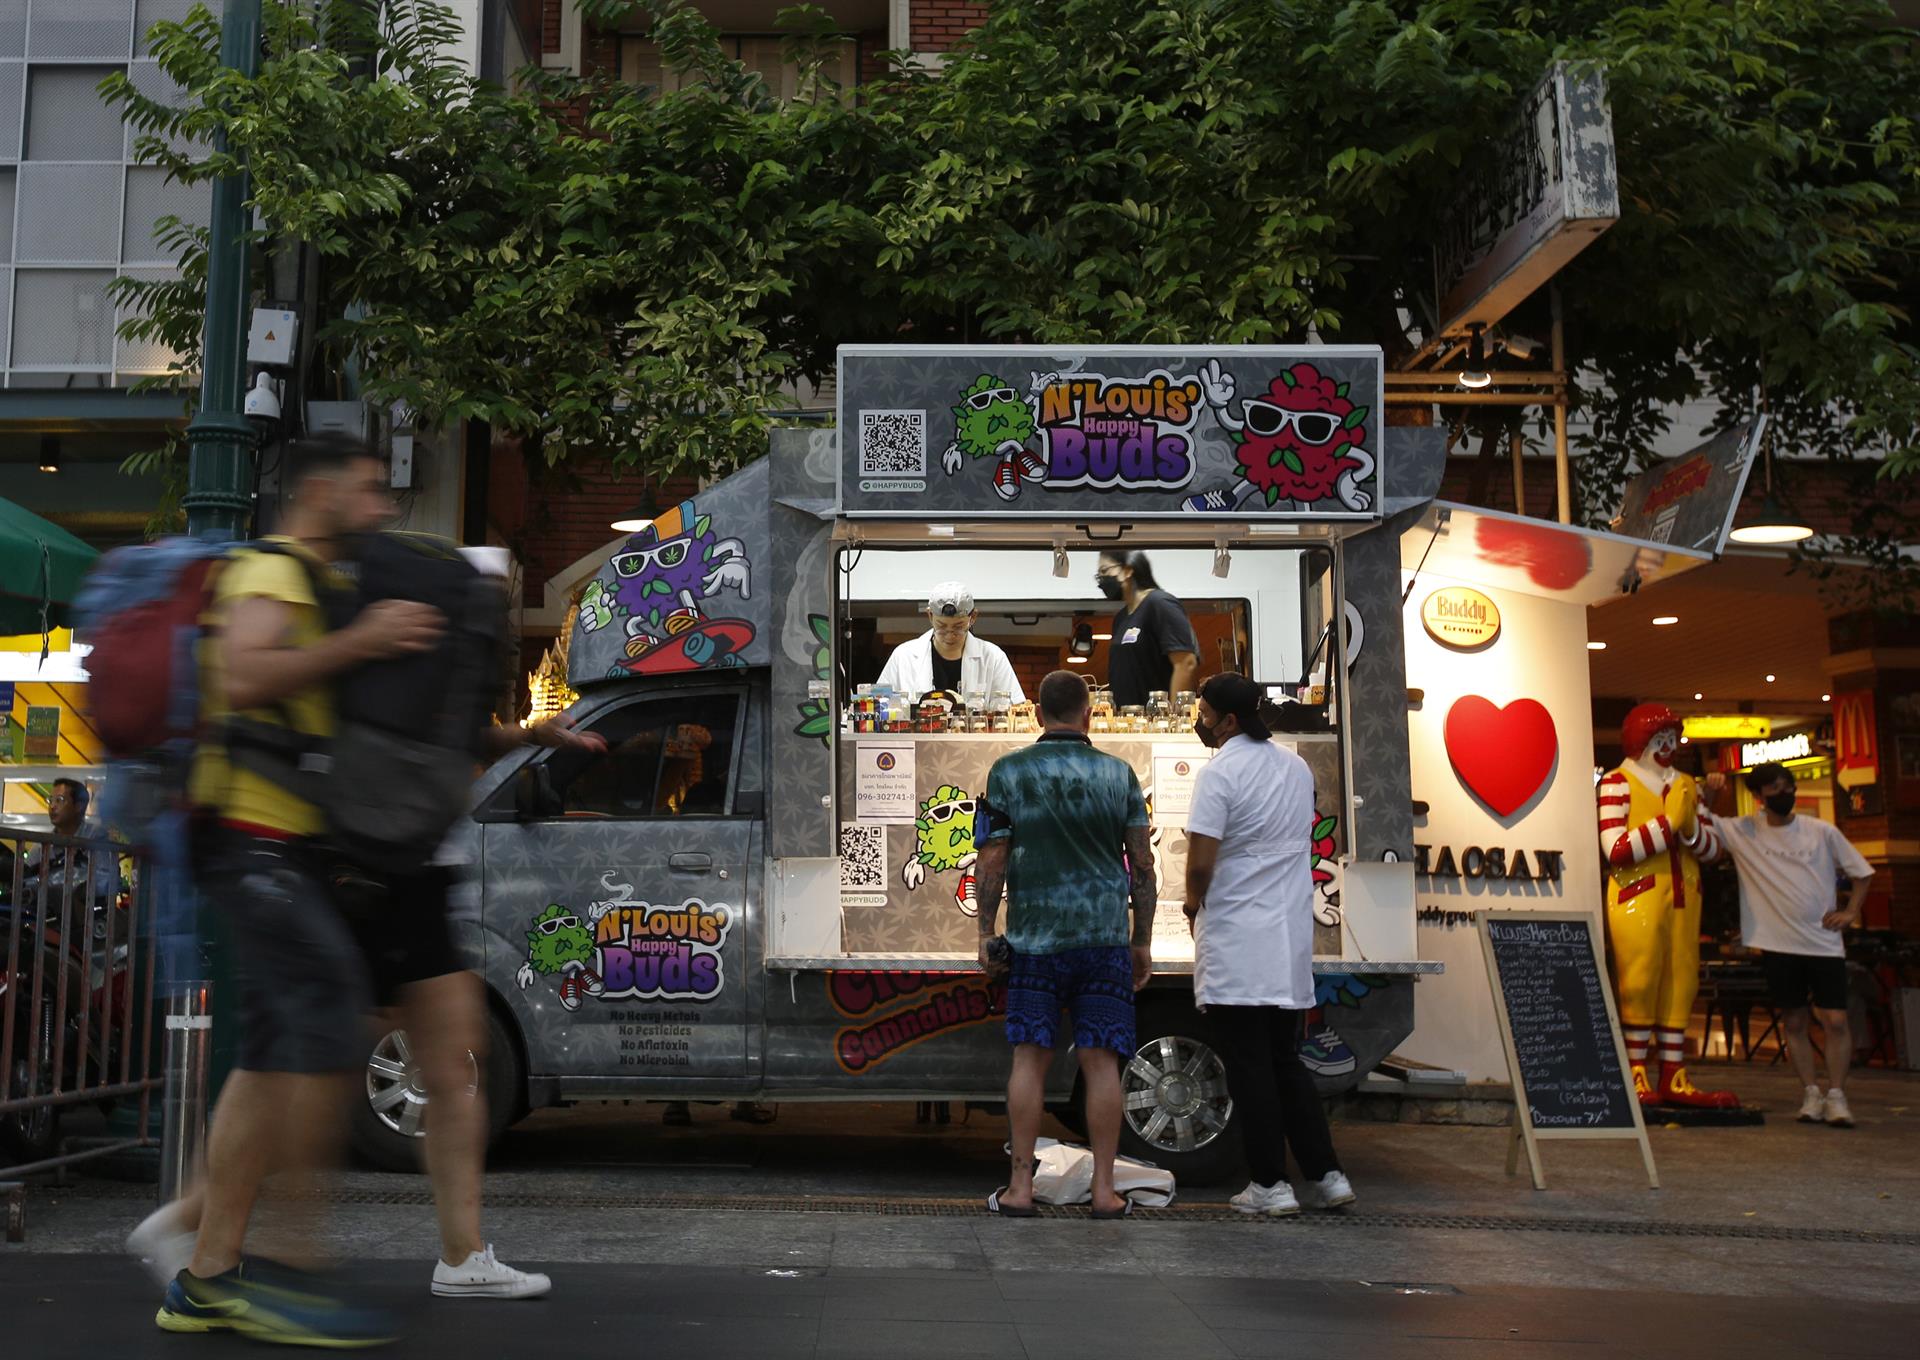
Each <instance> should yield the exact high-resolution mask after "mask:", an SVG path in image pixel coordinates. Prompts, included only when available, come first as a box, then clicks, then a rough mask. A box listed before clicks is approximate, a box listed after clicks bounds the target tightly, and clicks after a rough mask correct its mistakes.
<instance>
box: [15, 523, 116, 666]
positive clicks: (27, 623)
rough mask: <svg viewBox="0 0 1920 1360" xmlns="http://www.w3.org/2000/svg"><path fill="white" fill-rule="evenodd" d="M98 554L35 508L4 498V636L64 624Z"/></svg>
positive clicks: (38, 630)
mask: <svg viewBox="0 0 1920 1360" xmlns="http://www.w3.org/2000/svg"><path fill="white" fill-rule="evenodd" d="M99 555H100V554H99V553H98V552H97V551H95V550H94V549H93V548H90V547H88V546H87V545H86V544H85V543H83V542H81V541H80V540H79V539H77V538H75V537H74V536H73V535H72V534H70V533H68V532H67V531H66V530H65V529H62V528H61V527H60V526H59V525H57V524H53V523H51V522H49V521H47V520H44V519H42V518H40V516H38V515H36V514H34V513H33V512H32V511H31V510H28V509H25V508H24V507H22V506H19V505H15V504H14V503H13V502H12V501H9V500H0V634H6V633H38V632H40V631H41V630H42V629H43V628H59V627H63V626H64V625H65V624H66V622H67V606H68V605H69V604H71V603H72V602H73V597H74V594H75V592H77V591H78V590H79V589H80V578H81V577H83V576H85V575H86V574H87V568H88V567H91V566H92V565H93V561H94V559H95V558H96V557H98V556H99Z"/></svg>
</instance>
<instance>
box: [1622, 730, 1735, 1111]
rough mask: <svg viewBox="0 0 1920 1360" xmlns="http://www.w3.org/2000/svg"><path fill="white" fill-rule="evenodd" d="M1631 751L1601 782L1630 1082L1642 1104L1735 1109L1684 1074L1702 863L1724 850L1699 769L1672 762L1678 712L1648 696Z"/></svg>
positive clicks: (1628, 735) (1629, 742) (1727, 1097)
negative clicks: (1703, 798)
mask: <svg viewBox="0 0 1920 1360" xmlns="http://www.w3.org/2000/svg"><path fill="white" fill-rule="evenodd" d="M1620 744H1621V745H1622V746H1623V747H1624V748H1625V750H1626V754H1627V759H1626V761H1625V763H1623V764H1622V765H1621V766H1620V768H1619V769H1617V770H1614V771H1612V772H1610V773H1609V774H1608V775H1607V777H1606V778H1605V779H1603V780H1601V781H1600V859H1601V862H1602V863H1603V864H1604V865H1605V866H1606V870H1607V925H1608V928H1609V930H1610V932H1611V934H1612V936H1613V989H1614V993H1615V994H1616V995H1617V996H1618V997H1619V1000H1620V1025H1621V1028H1622V1029H1623V1030H1624V1031H1625V1032H1626V1040H1627V1057H1628V1059H1629V1060H1630V1061H1631V1062H1632V1064H1633V1084H1634V1087H1635V1089H1636V1090H1638V1092H1639V1093H1640V1101H1641V1103H1642V1104H1644V1105H1667V1106H1689V1107H1692V1108H1695V1109H1710V1110H1731V1109H1737V1108H1739V1105H1740V1099H1739V1097H1738V1096H1736V1095H1734V1094H1733V1092H1731V1091H1702V1090H1700V1089H1699V1088H1698V1087H1696V1086H1695V1085H1694V1084H1693V1083H1692V1082H1691V1081H1689V1080H1688V1079H1687V1067H1686V1060H1687V1023H1688V1021H1689V1020H1690V1019H1691V1018H1692V1015H1693V998H1694V994H1695V993H1696V992H1698V991H1699V990H1700V865H1701V864H1702V863H1703V862H1710V861H1712V860H1713V859H1715V858H1717V857H1718V856H1719V853H1720V839H1719V836H1718V834H1717V833H1716V832H1715V831H1714V828H1713V818H1712V817H1711V816H1710V815H1709V814H1708V812H1707V811H1706V809H1704V808H1702V807H1700V806H1699V799H1700V790H1699V786H1698V785H1697V784H1696V783H1695V782H1694V779H1693V776H1691V775H1688V774H1684V773H1682V772H1681V771H1679V770H1676V769H1674V768H1673V758H1674V755H1675V753H1676V752H1678V751H1679V749H1680V719H1679V718H1678V717H1676V716H1675V715H1674V713H1673V712H1672V710H1671V709H1669V708H1667V707H1666V705H1664V704H1641V705H1640V706H1639V707H1637V708H1635V709H1634V710H1633V711H1632V712H1631V713H1629V714H1627V720H1626V722H1625V724H1624V725H1623V726H1622V729H1621V734H1620Z"/></svg>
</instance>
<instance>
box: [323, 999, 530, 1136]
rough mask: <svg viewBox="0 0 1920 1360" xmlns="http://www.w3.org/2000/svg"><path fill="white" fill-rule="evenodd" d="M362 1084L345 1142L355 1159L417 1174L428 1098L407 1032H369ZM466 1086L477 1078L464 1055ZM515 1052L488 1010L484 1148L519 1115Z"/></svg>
mask: <svg viewBox="0 0 1920 1360" xmlns="http://www.w3.org/2000/svg"><path fill="white" fill-rule="evenodd" d="M368 1041H369V1051H368V1053H367V1065H366V1070H365V1079H364V1081H363V1083H362V1086H361V1089H360V1090H359V1092H357V1093H356V1094H357V1095H358V1096H359V1098H358V1099H356V1100H355V1101H354V1102H353V1118H352V1123H351V1127H350V1131H349V1141H350V1142H351V1144H352V1147H353V1151H354V1155H355V1156H357V1157H359V1158H360V1160H362V1161H364V1162H366V1163H367V1164H369V1165H370V1166H373V1167H376V1168H377V1169H379V1170H381V1171H420V1170H422V1169H424V1168H423V1163H422V1161H421V1156H422V1140H423V1139H424V1138H425V1137H426V1131H427V1126H426V1120H427V1117H428V1110H427V1105H428V1096H427V1091H426V1087H425V1083H424V1082H423V1081H422V1080H421V1077H420V1071H419V1067H418V1066H417V1064H416V1063H415V1061H414V1056H413V1050H412V1047H411V1046H410V1045H409V1044H408V1042H407V1034H406V1031H405V1030H402V1029H397V1028H393V1027H391V1026H388V1025H379V1026H376V1027H374V1028H373V1029H371V1030H369V1031H368ZM467 1064H468V1068H467V1070H468V1073H469V1080H470V1083H471V1084H470V1085H469V1087H468V1089H469V1090H471V1089H473V1085H475V1084H477V1083H478V1082H479V1079H480V1072H479V1067H478V1064H476V1063H475V1062H474V1060H473V1055H471V1054H469V1055H468V1056H467ZM523 1084H524V1083H523V1079H522V1076H521V1072H520V1056H519V1050H518V1049H516V1048H515V1047H514V1043H513V1038H512V1036H511V1035H509V1034H508V1033H507V1028H506V1026H505V1025H503V1024H502V1023H501V1022H500V1017H499V1016H498V1015H495V1014H494V1013H493V1012H492V1011H491V1010H489V1011H488V1012H487V1091H488V1099H487V1143H488V1145H489V1146H491V1145H492V1144H493V1143H495V1142H496V1141H498V1140H499V1137H500V1135H501V1134H503V1133H505V1132H506V1130H507V1126H508V1125H509V1124H511V1123H512V1122H513V1120H514V1119H515V1117H516V1115H517V1114H518V1112H519V1110H520V1108H521V1104H522V1102H523V1101H524V1100H525V1098H526V1093H525V1091H524V1090H523V1089H522V1087H523Z"/></svg>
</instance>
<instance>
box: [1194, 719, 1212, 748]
mask: <svg viewBox="0 0 1920 1360" xmlns="http://www.w3.org/2000/svg"><path fill="white" fill-rule="evenodd" d="M1193 735H1194V736H1196V737H1198V738H1200V744H1201V745H1202V746H1204V747H1206V748H1207V749H1208V750H1209V751H1211V750H1212V749H1213V729H1212V728H1211V727H1208V726H1207V725H1206V724H1205V723H1203V722H1201V721H1200V720H1199V719H1198V718H1195V719H1194V720H1193Z"/></svg>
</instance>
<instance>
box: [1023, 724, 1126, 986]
mask: <svg viewBox="0 0 1920 1360" xmlns="http://www.w3.org/2000/svg"><path fill="white" fill-rule="evenodd" d="M987 803H988V805H989V809H990V810H989V812H988V822H989V824H990V826H991V827H992V830H991V831H989V832H988V834H987V836H986V839H987V840H989V841H998V840H1010V841H1011V842H1012V850H1011V851H1010V852H1009V855H1008V861H1007V902H1008V907H1007V939H1008V941H1009V942H1010V943H1011V944H1012V945H1013V947H1014V949H1015V951H1016V952H1018V953H1022V954H1058V953H1061V952H1063V951H1065V950H1068V949H1091V948H1095V947H1098V946H1104V945H1125V944H1126V943H1127V942H1128V931H1127V905H1128V900H1129V897H1130V892H1129V885H1128V878H1127V867H1126V858H1125V857H1126V849H1127V847H1126V839H1127V828H1128V827H1130V826H1145V825H1146V824H1147V800H1146V798H1145V797H1144V796H1143V795H1142V794H1141V792H1140V781H1139V779H1137V778H1136V777H1135V776H1134V773H1133V767H1132V766H1131V765H1129V764H1127V762H1126V761H1124V760H1121V759H1120V758H1119V757H1117V756H1110V755H1107V754H1106V753H1105V752H1103V751H1096V750H1094V749H1093V744H1092V743H1091V742H1089V741H1088V740H1087V739H1086V738H1085V737H1082V736H1080V735H1079V734H1078V733H1072V732H1049V733H1046V734H1045V735H1043V736H1042V737H1041V738H1040V740H1038V741H1036V742H1035V743H1034V744H1033V745H1031V746H1028V747H1026V748H1024V749H1022V750H1019V751H1014V752H1012V753H1010V754H1008V755H1004V756H1002V757H1000V759H998V760H996V761H995V762H994V763H993V769H992V770H991V771H990V772H989V773H988V775H987Z"/></svg>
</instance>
